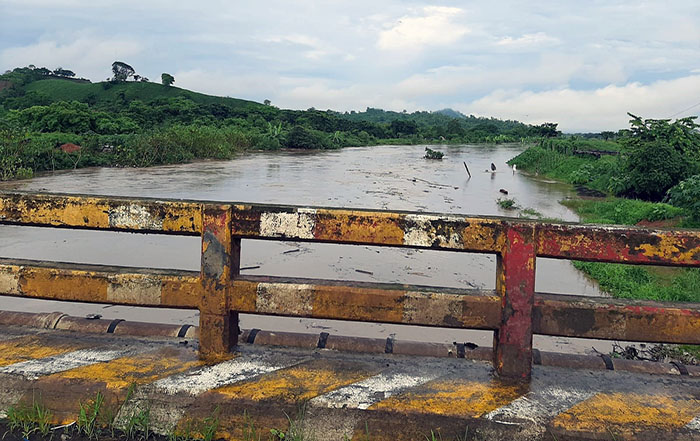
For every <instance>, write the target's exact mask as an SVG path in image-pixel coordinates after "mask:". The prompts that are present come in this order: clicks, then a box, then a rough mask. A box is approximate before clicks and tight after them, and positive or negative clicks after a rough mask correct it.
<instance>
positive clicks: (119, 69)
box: [112, 61, 136, 81]
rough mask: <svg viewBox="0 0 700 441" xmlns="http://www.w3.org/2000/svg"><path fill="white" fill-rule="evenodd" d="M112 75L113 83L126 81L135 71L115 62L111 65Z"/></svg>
mask: <svg viewBox="0 0 700 441" xmlns="http://www.w3.org/2000/svg"><path fill="white" fill-rule="evenodd" d="M112 73H113V74H114V78H113V79H114V81H126V80H127V79H128V78H129V77H133V76H134V74H135V73H136V71H135V70H134V68H133V67H131V66H129V65H128V64H126V63H124V62H122V61H115V62H114V63H112Z"/></svg>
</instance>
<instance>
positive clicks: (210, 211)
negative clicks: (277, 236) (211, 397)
mask: <svg viewBox="0 0 700 441" xmlns="http://www.w3.org/2000/svg"><path fill="white" fill-rule="evenodd" d="M240 255H241V240H240V239H237V238H233V237H232V234H231V206H230V205H204V207H203V209H202V272H201V278H202V297H201V299H200V304H199V354H200V357H201V358H217V357H221V356H224V355H225V354H228V353H229V352H230V351H231V349H233V348H234V347H235V346H236V344H238V313H237V312H231V311H230V309H229V304H228V296H227V293H228V290H229V287H230V285H231V280H232V279H233V278H234V277H236V276H237V275H238V274H239V270H240Z"/></svg>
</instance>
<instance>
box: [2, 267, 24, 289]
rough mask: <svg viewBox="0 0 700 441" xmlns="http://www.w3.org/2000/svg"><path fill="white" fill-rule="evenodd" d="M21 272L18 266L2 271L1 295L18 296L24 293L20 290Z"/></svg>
mask: <svg viewBox="0 0 700 441" xmlns="http://www.w3.org/2000/svg"><path fill="white" fill-rule="evenodd" d="M19 270H20V267H18V266H10V267H9V268H2V269H0V293H2V294H17V295H19V294H21V293H22V292H21V291H20V288H19Z"/></svg>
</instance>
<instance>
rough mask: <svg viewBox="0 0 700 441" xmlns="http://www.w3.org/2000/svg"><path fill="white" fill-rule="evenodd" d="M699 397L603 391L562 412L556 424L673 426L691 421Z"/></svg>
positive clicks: (622, 428) (604, 428)
mask: <svg viewBox="0 0 700 441" xmlns="http://www.w3.org/2000/svg"><path fill="white" fill-rule="evenodd" d="M698 409H700V401H699V400H694V399H691V398H687V397H685V398H672V397H667V396H663V395H641V394H632V393H630V394H624V393H611V394H607V393H600V394H597V395H595V396H593V397H592V398H590V399H588V400H586V401H582V402H581V403H578V404H577V405H575V406H574V407H572V408H571V409H569V410H567V411H566V412H563V413H561V414H559V415H558V416H557V417H556V418H555V419H554V420H553V421H552V425H553V426H554V427H558V428H562V429H565V430H569V431H586V432H591V431H592V432H604V433H608V432H609V431H610V430H611V429H612V430H613V432H624V433H634V432H639V431H644V430H649V429H652V430H658V431H665V430H672V429H674V428H680V427H683V426H685V425H686V424H688V423H689V422H690V421H691V420H692V419H693V418H694V417H695V416H696V414H697V412H698Z"/></svg>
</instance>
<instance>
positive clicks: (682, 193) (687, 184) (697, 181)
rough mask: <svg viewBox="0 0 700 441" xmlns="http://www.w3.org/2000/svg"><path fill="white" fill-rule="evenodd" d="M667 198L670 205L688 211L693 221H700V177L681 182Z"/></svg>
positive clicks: (670, 191)
mask: <svg viewBox="0 0 700 441" xmlns="http://www.w3.org/2000/svg"><path fill="white" fill-rule="evenodd" d="M666 197H667V199H668V203H669V204H671V205H674V206H676V207H681V208H684V209H686V210H688V213H689V214H690V216H691V217H692V218H693V219H695V220H700V175H695V176H691V177H690V178H688V179H685V180H683V181H681V182H679V183H678V184H676V185H675V186H673V187H672V188H671V189H670V190H668V194H667V196H666Z"/></svg>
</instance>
